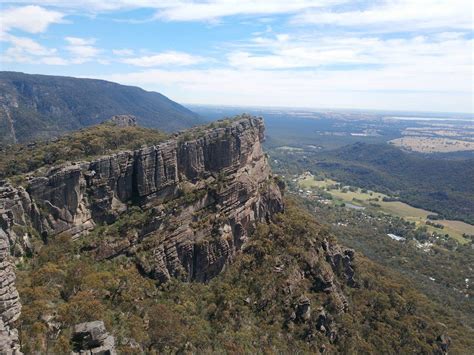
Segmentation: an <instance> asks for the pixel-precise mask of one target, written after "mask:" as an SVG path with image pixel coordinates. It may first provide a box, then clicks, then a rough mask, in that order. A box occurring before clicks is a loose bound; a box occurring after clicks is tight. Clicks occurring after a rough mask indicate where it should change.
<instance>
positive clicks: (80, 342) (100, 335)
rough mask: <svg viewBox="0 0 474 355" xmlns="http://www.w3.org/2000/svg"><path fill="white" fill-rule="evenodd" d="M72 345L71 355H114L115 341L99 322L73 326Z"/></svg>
mask: <svg viewBox="0 0 474 355" xmlns="http://www.w3.org/2000/svg"><path fill="white" fill-rule="evenodd" d="M72 343H73V349H74V352H73V354H87V355H88V354H101V355H113V354H116V350H115V339H114V337H113V336H112V335H110V334H109V333H108V332H107V330H106V329H105V325H104V322H103V321H100V320H97V321H93V322H86V323H80V324H77V325H75V326H74V329H73V333H72Z"/></svg>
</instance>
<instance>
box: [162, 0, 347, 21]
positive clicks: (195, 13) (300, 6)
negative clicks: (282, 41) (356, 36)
mask: <svg viewBox="0 0 474 355" xmlns="http://www.w3.org/2000/svg"><path fill="white" fill-rule="evenodd" d="M342 2H347V0H340V1H337V0H333V1H329V0H292V1H288V0H265V1H259V0H213V1H206V2H200V1H199V2H198V1H177V2H175V3H171V4H166V5H164V6H163V7H162V8H161V9H160V10H159V11H158V12H157V14H156V17H157V18H160V19H165V20H168V21H209V20H213V19H218V18H221V17H226V16H235V15H270V14H284V13H295V12H298V11H302V10H305V9H311V8H317V7H323V6H328V5H336V4H338V3H342Z"/></svg>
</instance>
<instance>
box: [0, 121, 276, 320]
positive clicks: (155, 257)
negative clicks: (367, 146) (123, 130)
mask: <svg viewBox="0 0 474 355" xmlns="http://www.w3.org/2000/svg"><path fill="white" fill-rule="evenodd" d="M214 126H215V127H214V128H208V129H202V128H200V129H194V130H190V131H187V132H185V133H182V134H176V135H175V136H174V137H173V138H172V139H170V140H168V141H166V142H164V143H161V144H158V145H155V146H148V147H144V148H142V149H139V150H135V151H123V152H120V153H117V154H113V155H109V156H104V157H100V158H98V159H96V160H93V161H89V162H75V163H67V164H64V165H62V166H57V167H53V168H51V169H49V170H48V171H36V172H33V173H31V174H29V175H28V176H27V177H26V179H25V181H26V182H25V183H24V184H23V186H13V185H12V184H11V183H10V182H8V181H3V182H1V186H0V226H1V233H2V234H1V236H2V243H3V244H2V247H3V249H2V252H3V253H4V254H5V255H4V256H3V257H2V261H3V260H4V259H5V258H6V254H7V251H8V249H10V250H11V251H12V253H13V254H14V255H16V256H21V255H24V254H25V253H31V252H34V250H33V249H34V248H33V246H32V245H33V244H34V243H35V240H36V241H38V240H39V239H42V240H43V242H48V240H49V239H51V238H53V237H54V236H58V235H68V236H70V237H71V238H73V239H78V238H81V237H82V236H85V235H88V234H90V233H91V232H92V235H93V236H94V237H95V238H92V239H91V240H92V242H90V245H88V246H87V250H88V252H90V253H92V254H93V255H95V257H96V258H97V259H105V258H113V257H115V256H117V255H121V254H125V255H127V256H129V257H132V258H133V259H134V260H135V261H136V264H137V266H138V267H139V268H140V270H141V271H142V272H143V273H145V274H146V275H148V276H150V277H152V278H155V279H157V280H159V281H162V282H164V281H167V280H168V279H169V278H171V277H177V278H180V279H182V280H189V281H190V280H197V281H207V280H209V279H210V278H212V277H214V276H216V275H217V274H218V273H219V272H220V271H221V270H222V269H223V268H224V267H225V266H226V265H227V264H228V263H229V262H230V261H231V260H232V258H233V256H234V255H235V253H236V251H238V250H239V249H240V247H241V246H242V244H243V243H244V242H245V240H246V239H247V237H248V235H249V233H250V232H251V231H252V229H253V228H254V226H255V224H256V222H259V221H264V220H265V219H267V220H268V219H269V218H271V216H272V214H274V213H276V212H280V211H282V210H283V202H282V197H281V191H280V189H279V187H278V184H277V183H276V181H275V180H274V178H273V177H272V176H271V171H270V168H269V165H268V163H267V159H266V157H265V155H264V153H263V151H262V146H261V143H262V140H263V137H264V126H263V121H262V119H259V118H255V117H250V116H246V117H242V118H240V119H238V120H234V121H229V122H225V123H223V122H221V123H219V124H216V125H214ZM131 211H134V212H135V213H138V214H139V215H140V216H141V217H142V218H144V219H143V220H142V223H141V224H140V225H139V226H136V227H135V228H133V229H128V230H126V231H124V232H121V231H119V232H118V233H117V234H109V235H107V236H103V237H101V236H100V235H99V234H97V233H95V227H96V226H97V225H104V224H105V225H110V224H113V223H116V222H117V221H118V220H119V219H120V217H121V216H127V215H129V214H130V213H131ZM137 211H138V212H137ZM2 265H3V264H2ZM5 265H7V264H5ZM2 270H3V272H5V275H6V276H5V278H4V280H7V281H8V285H5V287H6V288H8V287H10V289H9V295H10V296H8V297H6V298H5V300H3V299H2V300H1V301H3V304H4V306H1V308H0V310H1V311H3V317H4V318H5V319H4V323H5V325H8V324H9V322H11V321H12V320H14V318H15V317H17V316H18V312H19V306H17V303H15V302H16V301H17V294H16V291H15V290H14V288H13V286H12V285H13V280H14V274H13V271H12V269H11V267H10V265H9V264H8V266H5V267H4V268H3V269H2ZM2 287H3V284H2ZM2 290H3V288H2ZM13 296H14V297H13ZM13 299H14V300H13ZM15 300H16V301H15ZM7 305H10V306H11V308H12V309H13V310H15V311H17V313H15V315H12V316H11V314H12V313H14V312H13V310H11V309H9V308H8V307H7ZM7 308H8V309H7Z"/></svg>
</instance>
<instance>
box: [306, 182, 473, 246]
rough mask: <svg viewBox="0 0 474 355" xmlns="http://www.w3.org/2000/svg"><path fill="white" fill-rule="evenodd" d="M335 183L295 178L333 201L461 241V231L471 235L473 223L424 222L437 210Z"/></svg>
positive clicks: (463, 239)
mask: <svg viewBox="0 0 474 355" xmlns="http://www.w3.org/2000/svg"><path fill="white" fill-rule="evenodd" d="M336 184H338V182H337V181H334V180H331V179H325V180H316V179H315V178H314V177H313V176H312V175H307V176H303V177H301V178H300V179H299V180H298V185H299V187H300V188H301V189H304V190H306V191H307V190H309V189H313V188H316V189H322V190H324V191H326V192H328V193H330V194H331V195H332V196H333V198H335V199H336V200H335V201H334V203H336V204H340V203H341V202H344V203H349V204H351V205H355V206H360V207H364V208H370V209H373V210H378V211H380V212H384V213H387V214H390V215H393V216H397V217H401V218H404V219H406V220H408V221H410V222H415V223H416V224H418V225H425V226H426V227H427V228H428V230H430V231H433V232H437V233H440V234H449V236H450V237H451V238H453V239H456V240H457V241H458V242H460V243H466V242H467V241H466V239H465V238H463V236H462V235H463V233H466V234H470V235H474V226H473V225H470V224H467V223H464V222H461V221H453V220H437V221H436V223H439V224H442V225H443V226H444V228H442V229H441V228H436V227H433V226H430V225H427V224H426V221H427V217H428V215H433V214H436V213H434V212H431V211H427V210H424V209H421V208H416V207H413V206H411V205H409V204H406V203H404V202H401V201H383V198H384V197H386V198H388V197H389V196H387V195H385V194H382V193H380V192H375V191H367V192H362V190H361V189H360V188H355V191H350V190H348V189H334V188H331V187H333V186H334V185H336Z"/></svg>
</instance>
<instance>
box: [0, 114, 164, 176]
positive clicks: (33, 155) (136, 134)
mask: <svg viewBox="0 0 474 355" xmlns="http://www.w3.org/2000/svg"><path fill="white" fill-rule="evenodd" d="M167 137H168V136H167V135H166V134H164V133H162V132H160V131H156V130H152V129H147V128H141V127H118V126H115V125H113V124H110V123H104V124H101V125H98V126H94V127H89V128H84V129H82V130H79V131H77V132H74V133H71V134H68V135H65V136H62V137H61V138H59V139H57V140H54V141H46V142H38V143H32V144H28V145H23V144H16V145H13V146H11V147H9V148H8V150H7V151H5V153H6V154H1V155H0V178H5V177H11V176H14V175H18V174H24V173H27V172H31V171H33V170H36V169H38V168H40V167H44V166H52V165H57V164H60V163H63V162H65V161H77V160H81V159H91V158H93V157H95V156H98V155H103V154H109V153H113V152H117V151H120V150H126V149H137V148H140V147H141V146H143V145H150V144H157V143H160V142H162V141H163V140H165V139H166V138H167ZM15 181H16V182H17V183H21V177H18V178H16V180H15Z"/></svg>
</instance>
